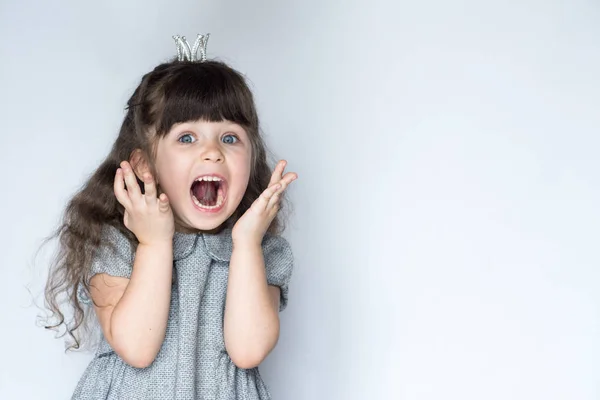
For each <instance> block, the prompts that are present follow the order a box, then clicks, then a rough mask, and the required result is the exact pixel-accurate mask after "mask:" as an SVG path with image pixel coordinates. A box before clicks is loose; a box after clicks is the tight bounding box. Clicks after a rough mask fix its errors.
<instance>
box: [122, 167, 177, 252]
mask: <svg viewBox="0 0 600 400" xmlns="http://www.w3.org/2000/svg"><path fill="white" fill-rule="evenodd" d="M142 180H143V182H144V188H145V191H144V192H145V193H144V194H142V191H141V189H140V186H139V185H138V182H137V180H136V176H135V174H134V172H133V170H132V168H131V165H130V164H129V163H128V162H127V161H123V162H122V163H121V168H119V169H117V173H116V174H115V182H114V190H115V196H116V197H117V200H118V201H119V203H121V205H122V206H123V207H125V215H124V218H123V222H124V224H125V226H126V227H127V229H129V230H130V231H131V232H133V233H134V234H135V236H136V237H137V240H138V241H139V242H140V244H147V245H152V244H155V243H161V242H165V241H168V242H171V241H172V240H173V234H174V232H175V223H174V218H173V211H172V210H171V206H170V205H169V200H168V199H167V195H166V194H164V193H162V194H161V195H160V197H157V196H156V195H157V192H156V184H155V182H154V179H153V177H152V176H151V175H150V174H147V175H145V176H144V177H143V178H142Z"/></svg>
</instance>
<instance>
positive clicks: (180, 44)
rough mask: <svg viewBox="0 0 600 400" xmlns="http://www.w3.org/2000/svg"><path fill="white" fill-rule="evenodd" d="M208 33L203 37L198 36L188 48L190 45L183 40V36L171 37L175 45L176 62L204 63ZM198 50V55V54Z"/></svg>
mask: <svg viewBox="0 0 600 400" xmlns="http://www.w3.org/2000/svg"><path fill="white" fill-rule="evenodd" d="M209 36H210V33H206V34H204V35H201V34H198V37H197V38H196V42H194V46H193V47H192V48H190V44H189V43H188V42H187V40H186V39H185V36H179V35H176V36H173V39H175V44H176V45H177V60H179V61H200V62H202V61H206V43H207V42H208V37H209ZM198 50H200V54H198Z"/></svg>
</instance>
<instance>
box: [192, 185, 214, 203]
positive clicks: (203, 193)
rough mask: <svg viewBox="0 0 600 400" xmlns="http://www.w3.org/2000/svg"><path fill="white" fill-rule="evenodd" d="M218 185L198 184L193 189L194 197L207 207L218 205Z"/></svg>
mask: <svg viewBox="0 0 600 400" xmlns="http://www.w3.org/2000/svg"><path fill="white" fill-rule="evenodd" d="M217 185H218V184H217V183H215V182H206V181H201V182H197V183H196V184H195V185H194V188H193V193H194V196H195V197H196V199H198V201H199V202H200V203H202V204H204V205H205V206H214V205H215V204H216V203H217V189H218V187H217Z"/></svg>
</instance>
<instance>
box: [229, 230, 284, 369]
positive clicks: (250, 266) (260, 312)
mask: <svg viewBox="0 0 600 400" xmlns="http://www.w3.org/2000/svg"><path fill="white" fill-rule="evenodd" d="M279 301H280V289H279V288H278V287H277V286H269V285H268V284H267V277H266V272H265V262H264V257H263V253H262V248H261V246H260V244H256V243H253V242H250V241H242V242H234V246H233V252H232V255H231V260H230V265H229V281H228V286H227V297H226V302H225V318H224V336H225V347H226V348H227V352H228V354H229V356H230V357H231V359H232V361H233V362H234V364H235V365H237V366H238V367H240V368H246V369H247V368H254V367H256V366H258V365H259V364H260V363H261V362H262V361H263V360H264V359H265V358H266V357H267V355H268V354H269V353H270V352H271V350H273V348H274V347H275V345H276V344H277V340H278V339H279V315H278V312H279Z"/></svg>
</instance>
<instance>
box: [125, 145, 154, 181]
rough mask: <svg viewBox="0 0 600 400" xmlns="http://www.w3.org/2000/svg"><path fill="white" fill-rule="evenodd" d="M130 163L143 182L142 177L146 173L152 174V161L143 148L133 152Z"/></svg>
mask: <svg viewBox="0 0 600 400" xmlns="http://www.w3.org/2000/svg"><path fill="white" fill-rule="evenodd" d="M129 164H131V168H133V172H135V175H136V176H137V178H138V179H139V180H140V181H142V182H143V181H144V179H142V177H143V176H144V175H145V174H152V171H151V169H150V163H149V162H148V159H147V157H146V155H145V154H144V152H143V151H142V150H141V149H135V150H134V151H132V152H131V155H130V156H129Z"/></svg>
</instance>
